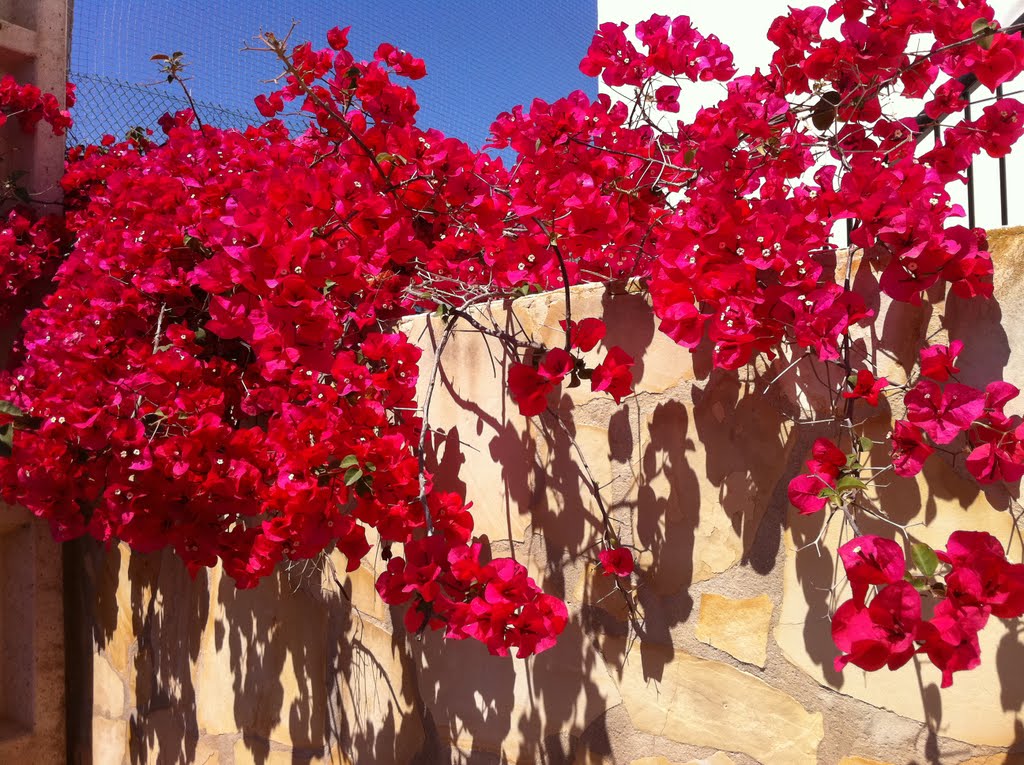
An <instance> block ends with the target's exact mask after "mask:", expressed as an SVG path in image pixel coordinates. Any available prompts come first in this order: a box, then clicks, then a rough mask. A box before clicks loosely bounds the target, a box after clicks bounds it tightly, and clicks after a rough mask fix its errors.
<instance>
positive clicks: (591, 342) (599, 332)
mask: <svg viewBox="0 0 1024 765" xmlns="http://www.w3.org/2000/svg"><path fill="white" fill-rule="evenodd" d="M558 324H559V326H561V327H562V330H563V331H565V332H568V333H569V335H570V342H571V344H572V347H573V348H575V349H576V350H578V351H580V352H582V353H586V352H587V351H590V350H593V348H594V346H596V345H597V344H598V343H599V342H601V341H602V340H604V336H605V334H607V332H608V327H606V326H605V323H604V321H602V320H601V319H597V318H593V317H589V318H586V319H582V320H580V321H574V322H572V323H571V324H567V323H566V321H565V319H562V320H561V321H559V322H558Z"/></svg>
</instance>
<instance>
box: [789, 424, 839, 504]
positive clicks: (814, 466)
mask: <svg viewBox="0 0 1024 765" xmlns="http://www.w3.org/2000/svg"><path fill="white" fill-rule="evenodd" d="M805 464H806V465H807V469H808V470H809V471H810V472H809V473H801V474H800V475H798V476H796V477H795V478H793V480H791V481H790V482H789V489H788V494H789V501H790V503H791V504H792V505H793V506H794V507H795V508H797V509H798V510H799V511H800V513H801V514H803V515H810V514H811V513H816V512H818V511H819V510H822V509H823V508H824V507H825V505H827V504H828V498H827V497H822V496H820V494H821V492H822V490H823V489H827V488H834V487H835V485H836V479H837V478H838V477H839V472H840V470H842V468H843V467H844V466H845V465H846V455H845V454H844V453H843V451H842V450H841V449H840V448H839V447H838V446H836V445H835V444H834V443H832V442H831V441H830V440H829V439H827V438H819V439H817V440H816V441H815V442H814V446H813V447H812V448H811V459H810V460H808V461H807V462H806V463H805Z"/></svg>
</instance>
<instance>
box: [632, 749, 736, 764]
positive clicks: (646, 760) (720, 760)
mask: <svg viewBox="0 0 1024 765" xmlns="http://www.w3.org/2000/svg"><path fill="white" fill-rule="evenodd" d="M629 765H734V763H733V761H732V760H731V759H730V758H729V755H727V754H725V753H723V752H716V753H715V754H713V755H711V756H710V757H706V758H705V759H703V760H690V761H689V762H682V763H680V762H669V760H668V759H667V758H665V757H661V756H660V755H659V756H658V757H643V758H641V759H639V760H633V762H631V763H629Z"/></svg>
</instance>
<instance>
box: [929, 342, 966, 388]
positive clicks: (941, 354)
mask: <svg viewBox="0 0 1024 765" xmlns="http://www.w3.org/2000/svg"><path fill="white" fill-rule="evenodd" d="M963 348H964V344H963V343H962V342H960V341H959V340H954V341H953V342H951V343H950V344H949V345H948V346H946V345H930V346H928V347H927V348H922V349H921V374H923V375H924V376H925V377H930V378H932V379H933V380H936V381H938V382H946V380H948V379H949V376H950V375H954V374H956V373H957V372H959V371H960V368H959V367H957V366H955V364H956V357H957V356H959V355H960V351H962V350H963Z"/></svg>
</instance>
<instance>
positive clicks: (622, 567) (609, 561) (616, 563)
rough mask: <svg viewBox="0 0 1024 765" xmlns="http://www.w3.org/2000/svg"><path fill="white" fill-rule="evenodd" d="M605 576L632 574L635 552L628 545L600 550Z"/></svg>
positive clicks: (598, 555)
mask: <svg viewBox="0 0 1024 765" xmlns="http://www.w3.org/2000/svg"><path fill="white" fill-rule="evenodd" d="M597 557H598V558H599V559H600V560H601V568H602V569H604V571H603V572H602V573H603V574H604V575H605V576H630V575H631V574H632V573H633V567H634V565H635V564H634V562H633V553H632V552H630V550H629V549H628V548H626V547H610V548H606V549H603V550H601V551H600V552H598V554H597Z"/></svg>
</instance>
